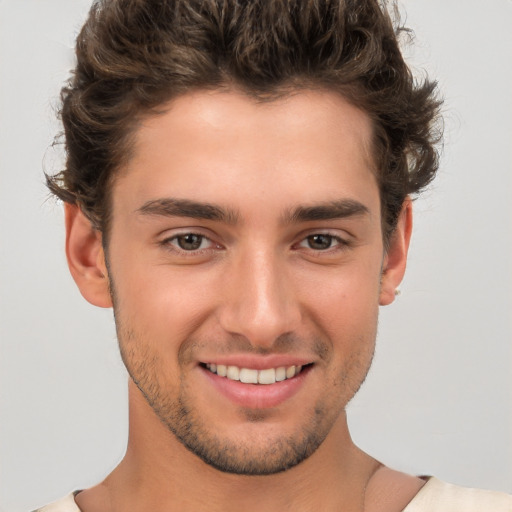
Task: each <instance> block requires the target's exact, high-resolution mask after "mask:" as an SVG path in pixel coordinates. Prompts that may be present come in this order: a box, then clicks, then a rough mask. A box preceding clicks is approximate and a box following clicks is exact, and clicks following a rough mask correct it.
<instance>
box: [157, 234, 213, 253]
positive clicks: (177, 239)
mask: <svg viewBox="0 0 512 512" xmlns="http://www.w3.org/2000/svg"><path fill="white" fill-rule="evenodd" d="M165 243H168V244H171V245H173V246H174V247H176V248H178V249H180V250H182V251H189V252H190V251H199V250H201V249H207V248H209V247H210V246H211V245H212V242H211V240H209V239H208V238H206V237H205V236H204V235H198V234H196V233H183V234H181V235H176V236H173V237H172V238H168V239H167V240H166V241H165Z"/></svg>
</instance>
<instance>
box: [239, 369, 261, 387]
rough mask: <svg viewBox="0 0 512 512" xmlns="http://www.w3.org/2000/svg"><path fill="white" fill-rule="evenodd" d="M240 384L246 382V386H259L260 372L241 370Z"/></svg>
mask: <svg viewBox="0 0 512 512" xmlns="http://www.w3.org/2000/svg"><path fill="white" fill-rule="evenodd" d="M240 382H244V383H245V384H258V370H249V368H241V369H240Z"/></svg>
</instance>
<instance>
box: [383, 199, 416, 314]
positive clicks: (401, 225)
mask: <svg viewBox="0 0 512 512" xmlns="http://www.w3.org/2000/svg"><path fill="white" fill-rule="evenodd" d="M411 232H412V201H411V199H410V198H409V197H407V198H406V199H405V201H404V204H403V205H402V211H401V212H400V217H399V219H398V223H397V226H396V229H395V231H394V232H393V234H392V235H391V239H390V241H389V248H388V250H387V252H386V255H385V257H384V262H383V268H382V276H381V286H380V296H379V304H380V305H381V306H387V305H388V304H391V303H392V302H393V301H394V300H395V296H396V290H397V288H398V286H399V285H400V283H401V282H402V279H403V277H404V274H405V267H406V264H407V252H408V250H409V243H410V241H411Z"/></svg>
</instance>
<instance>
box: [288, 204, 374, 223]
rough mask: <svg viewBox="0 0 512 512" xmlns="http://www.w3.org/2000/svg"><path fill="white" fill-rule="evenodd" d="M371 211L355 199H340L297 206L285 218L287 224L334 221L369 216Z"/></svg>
mask: <svg viewBox="0 0 512 512" xmlns="http://www.w3.org/2000/svg"><path fill="white" fill-rule="evenodd" d="M369 214H370V210H369V209H368V207H366V206H365V205H364V204H362V203H360V202H359V201H355V200H354V199H339V200H337V201H329V202H327V203H321V204H317V205H311V206H297V207H296V208H294V209H292V210H290V211H289V212H288V213H287V214H286V215H285V217H284V222H285V223H290V224H291V223H294V222H308V221H317V220H333V219H342V218H346V217H355V216H361V215H369Z"/></svg>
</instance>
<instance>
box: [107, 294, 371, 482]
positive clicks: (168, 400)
mask: <svg viewBox="0 0 512 512" xmlns="http://www.w3.org/2000/svg"><path fill="white" fill-rule="evenodd" d="M112 291H113V290H111V292H112ZM112 297H113V299H115V294H114V293H112ZM113 303H114V316H115V320H116V329H117V335H118V340H119V347H120V352H121V357H122V359H123V362H124V364H125V366H126V368H127V371H128V374H129V375H130V378H131V379H132V380H133V382H134V384H135V385H136V386H137V388H138V389H139V390H140V392H141V393H142V395H143V396H144V397H145V399H146V401H147V402H148V404H149V405H150V406H151V408H152V409H153V411H154V413H155V414H156V416H157V417H158V418H159V420H160V421H161V422H162V423H163V424H164V426H165V427H166V428H167V429H168V430H169V431H170V432H171V433H172V434H173V435H174V436H175V437H176V439H177V440H178V441H179V442H180V443H182V444H183V445H184V446H185V447H186V448H187V449H188V450H189V451H190V452H192V453H193V454H195V455H196V456H197V457H199V458H200V459H201V460H202V461H203V462H205V463H206V464H208V465H209V466H211V467H213V468H215V469H217V470H219V471H222V472H225V473H232V474H237V475H246V476H257V475H258V476H262V475H272V474H275V473H280V472H282V471H286V470H288V469H290V468H292V467H294V466H297V465H298V464H300V463H301V462H303V461H304V460H306V459H307V458H308V457H310V456H311V455H312V454H313V453H314V452H315V451H316V450H317V449H318V447H319V446H320V445H321V444H322V443H323V442H324V440H325V439H326V437H327V435H328V434H329V432H330V431H331V429H332V427H333V425H334V423H335V422H336V420H337V419H338V417H339V415H340V414H341V413H342V411H344V408H345V406H346V404H347V403H348V402H349V401H350V400H351V399H352V397H353V396H354V395H355V394H356V393H357V391H358V390H359V388H360V386H361V385H362V384H363V382H364V380H365V379H366V376H367V374H368V371H369V369H370V366H371V362H372V359H373V353H374V347H375V345H374V343H373V344H371V346H370V347H368V345H367V350H366V353H364V352H365V351H364V350H363V351H362V352H361V353H358V354H356V355H355V356H354V355H353V357H351V358H350V360H349V361H347V362H346V365H345V366H344V368H343V371H342V372H341V373H340V374H339V375H338V376H337V377H336V378H335V379H334V381H333V382H332V383H331V385H332V386H333V387H334V388H336V389H337V390H338V392H339V393H340V396H342V397H343V398H342V399H341V400H340V401H339V402H338V403H337V404H336V405H337V407H333V404H332V403H330V402H329V400H326V399H325V397H324V398H323V399H322V400H319V401H318V402H317V403H316V404H315V406H314V410H313V411H310V412H309V414H308V415H307V417H305V418H304V420H303V421H302V424H301V425H300V426H298V427H297V429H296V431H295V432H292V433H288V435H286V436H285V435H281V436H279V437H275V436H274V437H272V438H271V439H258V440H257V442H256V443H248V442H240V441H238V442H237V441H236V440H234V439H232V438H229V437H223V436H222V432H216V431H215V430H214V429H213V428H211V427H209V425H208V424H207V420H206V419H205V418H203V417H201V414H200V411H199V410H196V409H194V407H193V400H192V399H191V398H190V393H189V390H188V384H187V382H186V379H185V378H184V376H183V373H182V374H181V377H180V381H179V386H178V389H177V392H173V391H174V390H173V389H169V386H166V385H165V384H164V383H163V382H162V378H161V377H162V376H163V375H165V373H166V369H165V367H164V365H163V364H162V363H161V360H160V358H159V357H158V354H157V353H156V352H154V351H151V350H150V348H149V345H148V344H146V343H144V340H143V336H140V335H139V334H138V333H135V332H134V331H133V330H131V329H129V328H127V327H125V326H124V325H123V322H122V321H121V318H120V317H121V315H120V312H119V310H118V308H117V307H116V301H115V300H113ZM184 345H188V346H192V345H194V342H193V341H190V342H188V343H187V341H185V342H184ZM317 345H318V346H321V347H322V348H320V349H319V350H318V352H323V354H321V357H329V356H326V354H328V353H330V348H328V346H327V345H328V344H324V345H321V344H320V342H317ZM361 346H362V347H364V346H365V343H364V342H363V341H362V342H361ZM354 375H357V376H358V377H356V379H355V380H354V379H353V378H349V377H353V376H354ZM241 413H242V414H244V415H245V419H246V421H247V422H250V423H258V422H265V421H266V419H267V413H266V412H265V411H264V410H262V411H254V410H250V409H245V410H241ZM251 441H254V439H251Z"/></svg>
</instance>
